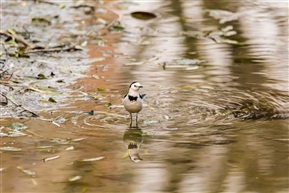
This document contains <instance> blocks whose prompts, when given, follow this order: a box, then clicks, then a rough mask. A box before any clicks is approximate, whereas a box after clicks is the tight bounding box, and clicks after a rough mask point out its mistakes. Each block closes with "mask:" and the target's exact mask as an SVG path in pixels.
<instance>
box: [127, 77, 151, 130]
mask: <svg viewBox="0 0 289 193" xmlns="http://www.w3.org/2000/svg"><path fill="white" fill-rule="evenodd" d="M140 88H143V86H142V85H141V84H140V83H139V82H132V83H131V84H130V86H129V90H128V93H127V94H126V95H124V97H123V99H122V104H123V106H124V108H125V109H126V110H127V111H128V112H129V113H130V127H131V126H132V114H133V113H136V126H138V123H137V118H138V113H139V112H140V111H141V110H142V106H143V99H144V97H145V96H146V94H140V93H139V90H140Z"/></svg>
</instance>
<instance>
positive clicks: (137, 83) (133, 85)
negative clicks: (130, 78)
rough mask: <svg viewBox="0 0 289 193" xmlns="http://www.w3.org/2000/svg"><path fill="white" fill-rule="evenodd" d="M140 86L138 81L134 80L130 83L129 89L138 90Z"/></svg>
mask: <svg viewBox="0 0 289 193" xmlns="http://www.w3.org/2000/svg"><path fill="white" fill-rule="evenodd" d="M140 88H142V85H141V84H140V83H139V82H134V83H132V84H131V85H130V89H132V90H134V91H138V90H139V89H140Z"/></svg>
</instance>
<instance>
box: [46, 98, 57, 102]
mask: <svg viewBox="0 0 289 193" xmlns="http://www.w3.org/2000/svg"><path fill="white" fill-rule="evenodd" d="M48 101H49V102H51V103H57V102H56V100H54V99H53V98H52V97H50V98H49V99H48Z"/></svg>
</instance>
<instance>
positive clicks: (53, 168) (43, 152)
mask: <svg viewBox="0 0 289 193" xmlns="http://www.w3.org/2000/svg"><path fill="white" fill-rule="evenodd" d="M113 5H114V6H113ZM115 5H117V8H115ZM106 6H107V7H114V11H115V12H116V13H117V14H119V18H120V19H119V20H120V24H121V25H122V26H123V27H124V31H123V32H115V33H113V34H111V33H108V32H106V31H103V33H102V34H101V37H103V38H106V39H107V40H108V41H107V43H106V45H105V46H96V45H93V44H91V45H89V46H88V48H89V50H88V52H87V54H88V55H89V56H90V57H91V58H97V57H104V58H105V59H104V60H102V61H98V62H94V63H92V64H91V65H90V66H89V69H90V70H88V72H86V75H87V76H86V77H85V78H82V79H79V80H78V82H77V83H76V84H74V85H73V86H71V87H70V90H72V91H71V94H70V95H69V97H68V98H67V99H66V100H67V101H66V103H67V104H68V105H66V106H65V107H62V108H55V109H53V110H51V109H49V110H47V111H42V112H40V113H41V115H42V116H43V118H41V119H38V118H36V119H24V120H19V119H16V120H15V119H8V118H5V119H4V118H3V119H1V125H3V127H2V128H1V130H2V131H3V130H4V131H5V129H6V130H7V129H9V128H11V123H15V122H21V123H23V124H24V125H26V126H27V127H28V128H27V129H24V130H23V133H24V134H26V135H25V136H18V137H7V136H6V137H5V136H3V137H1V148H2V151H1V154H0V155H1V167H0V168H1V171H0V172H1V173H0V174H1V182H0V183H1V191H2V192H5V193H6V192H15V193H16V192H17V193H18V192H37V193H39V192H143V193H152V192H183V193H185V192H262V193H263V192H268V193H271V192H288V191H289V187H288V180H289V179H288V163H289V162H288V150H289V149H288V139H289V138H288V119H287V118H288V94H289V93H288V43H287V38H288V22H287V19H288V3H284V2H283V3H282V2H278V3H270V2H263V1H255V2H250V1H231V2H230V1H206V0H203V1H151V2H143V3H140V2H138V1H136V2H131V1H130V2H122V3H120V2H110V3H109V4H107V5H106ZM140 10H142V11H149V12H152V13H155V14H157V18H155V19H150V20H146V21H144V20H138V19H135V18H133V17H131V15H130V13H131V12H133V11H140ZM225 10H226V11H225ZM111 14H112V13H111ZM113 17H115V15H113ZM95 75H97V77H96V76H95ZM135 80H137V81H139V82H141V83H142V84H143V86H144V88H143V90H142V92H143V93H146V94H147V98H146V99H145V102H146V106H145V108H144V109H143V110H142V111H141V113H140V115H139V119H140V120H139V128H138V129H136V128H133V129H129V116H128V113H127V112H126V111H125V110H124V109H123V108H122V107H121V100H120V99H121V97H122V96H123V95H124V94H125V93H126V92H127V89H128V88H127V87H128V85H129V84H130V82H132V81H135ZM96 88H99V91H98V92H97V91H96ZM80 91H81V92H83V93H86V94H87V96H85V95H80ZM95 93H97V94H95ZM89 96H94V97H95V98H96V99H94V100H93V99H92V98H91V97H89ZM64 101H65V100H64ZM63 103H64V104H65V102H63ZM91 110H93V111H94V114H93V115H90V114H89V113H86V112H89V111H91ZM16 128H17V127H16ZM20 128H21V129H22V125H20ZM21 129H20V130H21ZM16 130H17V129H16ZM12 131H15V125H14V129H12ZM21 131H22V130H21ZM2 133H3V132H2ZM6 133H7V132H6ZM17 134H19V133H16V134H15V135H17ZM8 147H12V148H10V149H7V148H8ZM5 148H6V149H5ZM129 154H130V155H129ZM130 157H131V159H132V160H134V161H135V162H134V161H132V160H131V159H130Z"/></svg>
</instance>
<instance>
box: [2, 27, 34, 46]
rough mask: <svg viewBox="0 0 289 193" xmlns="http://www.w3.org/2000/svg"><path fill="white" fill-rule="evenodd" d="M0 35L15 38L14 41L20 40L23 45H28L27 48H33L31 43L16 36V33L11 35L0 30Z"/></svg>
mask: <svg viewBox="0 0 289 193" xmlns="http://www.w3.org/2000/svg"><path fill="white" fill-rule="evenodd" d="M0 35H3V36H6V37H8V38H11V39H13V40H15V41H16V42H20V43H22V44H23V45H24V46H25V47H29V48H33V46H32V45H31V44H29V43H28V42H26V41H25V40H23V39H21V38H18V37H17V36H16V35H12V34H9V33H5V32H3V31H0Z"/></svg>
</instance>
